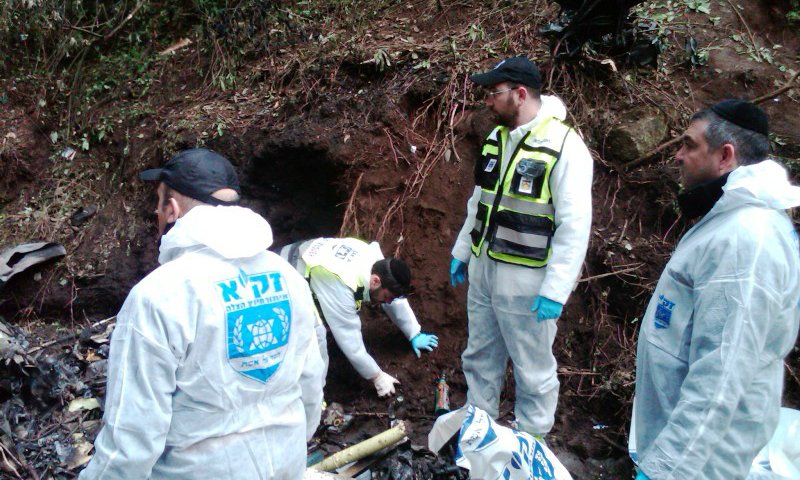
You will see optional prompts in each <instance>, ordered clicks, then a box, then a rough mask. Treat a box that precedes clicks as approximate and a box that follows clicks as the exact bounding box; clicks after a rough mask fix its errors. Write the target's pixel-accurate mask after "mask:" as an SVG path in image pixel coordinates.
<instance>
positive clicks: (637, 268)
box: [578, 264, 643, 283]
mask: <svg viewBox="0 0 800 480" xmlns="http://www.w3.org/2000/svg"><path fill="white" fill-rule="evenodd" d="M642 265H643V264H639V265H637V266H635V267H630V268H623V269H622V270H617V271H615V272H608V273H602V274H600V275H593V276H591V277H586V278H581V279H580V280H578V283H582V282H590V281H592V280H597V279H598V278H604V277H610V276H612V275H620V274H623V273H627V272H632V271H634V270H639V269H640V268H642Z"/></svg>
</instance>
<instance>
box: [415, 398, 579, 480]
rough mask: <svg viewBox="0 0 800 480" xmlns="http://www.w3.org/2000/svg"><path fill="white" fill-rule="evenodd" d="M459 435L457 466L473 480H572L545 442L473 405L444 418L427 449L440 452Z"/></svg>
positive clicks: (430, 435) (437, 421)
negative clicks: (509, 425) (500, 423)
mask: <svg viewBox="0 0 800 480" xmlns="http://www.w3.org/2000/svg"><path fill="white" fill-rule="evenodd" d="M456 433H458V447H459V448H458V450H459V451H458V452H457V454H456V465H458V466H459V467H462V468H466V469H467V470H469V471H470V478H473V479H495V478H503V479H508V480H572V476H571V475H570V474H569V472H568V471H567V469H566V468H564V465H562V464H561V462H560V461H559V460H558V458H556V456H555V454H554V453H553V452H552V451H550V449H549V448H547V445H545V444H544V443H543V442H540V441H538V440H536V439H535V438H533V437H532V436H531V435H529V434H527V433H525V432H520V431H517V430H514V429H511V428H508V427H503V426H502V425H499V424H497V422H495V421H494V420H492V418H491V417H490V416H489V414H487V413H486V412H484V411H483V410H481V409H480V408H477V407H475V406H473V405H467V406H465V407H462V408H460V409H458V410H455V411H453V412H450V413H448V414H446V415H442V416H441V417H439V418H438V419H437V420H436V423H435V424H434V425H433V429H431V433H430V434H428V448H429V449H430V450H431V451H433V452H438V451H439V450H441V448H442V447H443V446H444V445H445V444H446V443H447V442H448V441H449V440H450V438H452V437H453V435H455V434H456Z"/></svg>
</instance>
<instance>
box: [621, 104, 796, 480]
mask: <svg viewBox="0 0 800 480" xmlns="http://www.w3.org/2000/svg"><path fill="white" fill-rule="evenodd" d="M768 134H769V128H768V121H767V115H766V114H765V113H764V112H763V111H762V110H761V109H760V108H758V107H756V106H755V105H753V104H752V103H748V102H745V101H741V100H725V101H722V102H719V103H716V104H714V105H713V106H711V107H710V108H708V109H705V110H703V111H701V112H699V113H697V114H695V115H694V117H693V118H692V121H691V123H690V124H689V128H687V129H686V132H685V133H684V135H683V144H682V146H681V148H680V150H679V151H678V153H677V154H676V155H675V159H676V161H677V162H678V164H679V166H680V170H681V177H682V183H683V188H684V190H683V192H682V193H681V194H679V196H678V204H679V206H680V208H681V212H682V214H683V215H684V216H685V217H687V218H700V219H699V221H698V222H697V223H696V224H695V225H694V226H693V227H692V228H691V230H689V231H688V232H687V233H686V234H685V235H684V236H683V238H682V239H681V241H680V243H678V246H677V248H676V249H675V252H674V253H673V254H672V258H671V259H670V260H669V263H667V266H666V267H665V269H664V273H663V274H662V275H661V278H660V279H659V281H658V285H657V286H656V290H655V292H654V293H653V297H652V299H651V300H650V304H649V305H648V307H647V312H646V313H645V315H644V317H643V319H642V323H641V325H642V326H641V330H640V332H639V345H638V350H637V358H636V399H635V401H634V414H633V422H632V423H633V427H632V430H634V431H635V433H633V432H632V436H634V438H635V444H636V452H637V457H638V458H637V460H638V464H639V474H638V477H637V478H638V479H639V480H643V479H648V478H652V479H654V480H667V479H676V480H677V479H680V480H689V479H694V478H697V479H705V480H723V479H725V480H730V479H743V478H745V477H746V476H747V474H748V471H749V470H750V465H751V463H752V461H753V458H755V456H756V455H757V454H758V452H759V450H760V449H761V448H762V447H763V446H764V445H765V444H766V443H767V442H768V441H769V439H770V437H771V436H772V433H773V431H774V430H775V427H776V425H777V422H778V412H779V410H780V403H781V391H782V389H783V358H784V357H785V356H786V355H787V354H788V353H789V351H791V349H792V347H793V346H794V342H795V338H796V337H797V330H798V321H800V307H798V300H800V255H799V254H798V241H797V233H796V232H795V230H794V228H793V226H792V222H791V221H790V220H789V217H788V216H787V214H786V212H785V211H784V210H785V209H787V208H791V207H795V206H797V205H800V188H798V187H795V186H792V185H790V184H789V181H788V179H787V174H786V170H785V169H784V168H783V167H782V166H781V165H779V164H778V163H776V162H775V161H773V160H770V159H767V153H768V150H769V140H768V138H767V137H768Z"/></svg>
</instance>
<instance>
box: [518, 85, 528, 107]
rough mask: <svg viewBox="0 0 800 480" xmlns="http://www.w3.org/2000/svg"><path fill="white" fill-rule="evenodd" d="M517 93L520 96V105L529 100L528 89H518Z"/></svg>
mask: <svg viewBox="0 0 800 480" xmlns="http://www.w3.org/2000/svg"><path fill="white" fill-rule="evenodd" d="M515 91H516V92H517V95H519V103H520V104H523V103H525V100H526V99H527V98H528V89H527V88H523V87H518V88H517V89H515Z"/></svg>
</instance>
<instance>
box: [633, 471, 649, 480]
mask: <svg viewBox="0 0 800 480" xmlns="http://www.w3.org/2000/svg"><path fill="white" fill-rule="evenodd" d="M636 480H650V477H648V476H647V475H645V473H644V472H643V471H641V470H639V473H638V474H636Z"/></svg>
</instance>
